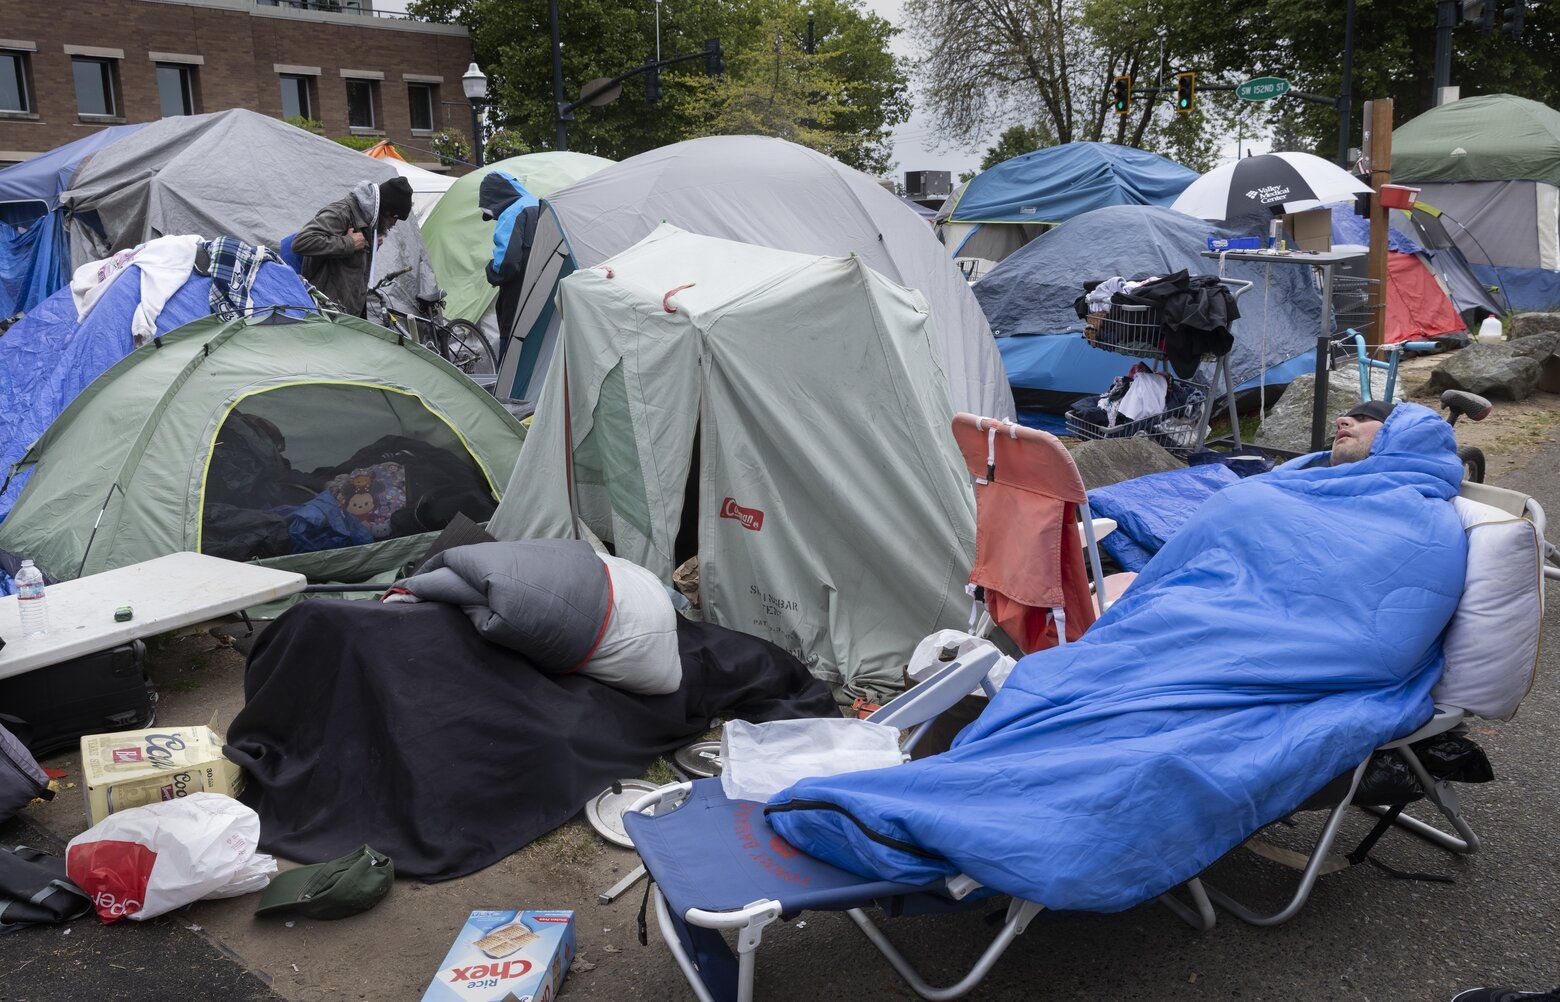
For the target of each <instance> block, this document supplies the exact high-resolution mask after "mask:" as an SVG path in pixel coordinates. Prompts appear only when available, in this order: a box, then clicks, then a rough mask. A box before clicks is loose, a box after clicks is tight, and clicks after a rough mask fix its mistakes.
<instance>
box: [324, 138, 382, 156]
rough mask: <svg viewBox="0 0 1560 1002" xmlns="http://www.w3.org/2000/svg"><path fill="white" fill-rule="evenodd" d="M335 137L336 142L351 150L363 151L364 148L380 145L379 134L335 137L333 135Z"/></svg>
mask: <svg viewBox="0 0 1560 1002" xmlns="http://www.w3.org/2000/svg"><path fill="white" fill-rule="evenodd" d="M333 139H334V141H335V142H338V143H340V144H341V145H343V146H345V147H346V148H347V149H349V150H357V151H358V152H359V153H362V152H363V151H364V150H367V149H372V148H373V147H375V146H377V145H379V140H380V137H378V136H335V137H333Z"/></svg>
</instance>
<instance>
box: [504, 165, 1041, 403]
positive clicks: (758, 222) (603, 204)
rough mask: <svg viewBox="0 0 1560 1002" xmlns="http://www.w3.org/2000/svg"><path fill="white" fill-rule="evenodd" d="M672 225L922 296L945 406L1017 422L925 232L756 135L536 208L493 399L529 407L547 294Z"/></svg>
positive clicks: (990, 346) (548, 347) (549, 334)
mask: <svg viewBox="0 0 1560 1002" xmlns="http://www.w3.org/2000/svg"><path fill="white" fill-rule="evenodd" d="M662 222H668V223H671V224H673V225H674V226H678V227H680V228H682V229H684V230H687V231H689V232H691V233H702V234H704V235H706V236H713V237H723V238H725V239H728V240H739V241H743V242H746V243H752V244H758V245H760V246H763V247H773V248H777V249H780V250H788V251H795V252H797V253H801V254H825V255H830V256H836V257H843V256H847V255H851V254H855V255H857V256H859V257H861V258H862V260H863V261H864V262H865V263H866V264H867V266H868V267H870V268H872V269H873V270H875V271H877V272H878V273H879V274H881V275H883V276H884V277H885V278H887V279H888V280H889V281H892V282H897V283H899V284H900V285H903V286H905V287H907V288H910V289H914V290H916V291H917V292H919V293H921V295H923V296H924V297H925V298H926V301H927V303H929V304H930V306H931V311H932V316H933V318H934V319H935V320H936V329H937V334H938V338H939V343H938V349H939V351H938V360H939V362H940V364H941V366H942V369H943V372H944V374H945V376H946V378H947V383H948V388H949V392H950V394H951V396H952V399H953V403H954V406H955V407H957V408H958V409H960V410H966V411H973V412H975V413H979V414H985V415H989V416H993V417H1012V416H1013V413H1014V412H1013V394H1012V391H1011V390H1010V389H1009V388H1008V384H1007V374H1006V373H1005V372H1004V371H1003V368H1002V356H1001V354H1000V353H999V352H998V351H997V346H996V342H995V340H994V339H993V338H992V336H991V328H990V327H989V326H988V325H987V323H986V318H985V316H984V315H983V314H982V313H981V311H980V305H979V304H978V303H976V302H975V297H974V296H973V295H972V294H971V293H970V289H969V286H968V284H967V283H966V282H965V280H964V276H963V275H962V274H960V272H959V269H958V267H957V266H956V265H955V264H954V263H953V262H952V261H951V260H949V258H948V254H947V252H946V251H945V250H944V248H943V246H942V245H941V244H940V243H938V242H937V238H936V237H935V236H934V235H933V233H932V230H931V227H929V226H927V225H926V224H925V223H923V222H922V221H921V220H920V219H919V218H918V217H917V216H916V215H915V214H914V213H909V212H906V211H905V207H904V205H903V204H902V203H901V202H900V201H899V199H898V198H897V197H896V196H895V195H894V194H892V193H891V192H888V191H886V190H884V189H883V187H882V186H881V185H879V184H878V182H877V180H876V179H874V178H872V177H869V176H867V175H866V174H863V173H861V172H860V171H856V170H852V169H851V168H849V167H846V166H845V165H844V164H842V163H840V162H839V161H837V160H833V159H830V158H829V157H826V156H824V155H823V154H822V153H818V152H816V151H814V150H810V149H807V148H806V147H804V146H798V145H796V144H794V143H788V142H786V141H784V140H782V139H773V138H768V137H762V136H708V137H706V138H703V139H693V140H689V141H687V142H682V143H675V144H673V145H671V146H663V147H661V148H660V149H656V150H651V151H650V152H648V153H642V154H640V155H639V156H636V157H632V158H630V159H628V160H624V161H623V162H622V163H618V164H614V165H612V166H611V167H607V168H605V169H603V170H601V171H599V172H597V173H595V174H592V175H591V176H589V177H587V178H584V179H582V180H580V181H577V182H575V183H574V184H571V185H570V186H569V187H567V188H565V189H563V190H562V191H559V192H557V193H556V194H554V195H552V196H550V197H548V198H545V199H543V211H542V215H541V219H540V220H539V221H538V224H537V229H536V234H535V237H534V240H533V242H532V249H531V251H530V256H529V257H528V259H527V264H526V270H525V276H524V278H523V279H521V282H522V288H521V289H520V290H519V295H518V297H517V302H519V304H520V306H519V308H518V309H517V312H516V318H515V321H514V323H513V325H512V329H511V330H508V331H504V332H502V333H503V334H504V335H505V337H506V346H505V350H504V358H503V362H502V365H501V372H500V375H499V384H498V385H499V389H500V394H501V395H503V396H507V397H509V398H510V399H513V400H535V399H536V394H537V391H538V390H539V389H540V384H541V381H542V376H543V374H544V373H546V371H547V364H546V363H547V359H548V358H549V357H550V356H551V354H552V351H553V342H554V340H555V338H556V334H557V329H558V321H557V316H556V313H555V311H554V310H553V289H554V288H555V286H556V285H557V283H558V280H559V279H560V278H561V277H563V276H565V275H567V274H569V273H570V272H571V271H573V270H575V269H577V268H589V267H592V266H594V265H597V264H600V263H601V262H602V261H605V260H607V259H608V258H610V257H611V256H613V255H614V254H618V253H621V252H622V251H624V250H627V249H628V248H629V247H631V246H633V245H634V243H635V242H637V241H639V240H641V239H643V238H644V237H645V236H647V235H648V234H649V233H650V232H651V231H652V230H654V229H655V228H656V226H657V225H658V224H660V223H662Z"/></svg>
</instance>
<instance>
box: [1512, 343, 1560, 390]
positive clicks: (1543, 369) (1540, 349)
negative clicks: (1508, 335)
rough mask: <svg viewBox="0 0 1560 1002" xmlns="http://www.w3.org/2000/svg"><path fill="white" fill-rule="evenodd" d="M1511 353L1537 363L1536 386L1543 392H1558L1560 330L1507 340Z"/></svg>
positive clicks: (1559, 383) (1559, 387)
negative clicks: (1516, 339) (1518, 339)
mask: <svg viewBox="0 0 1560 1002" xmlns="http://www.w3.org/2000/svg"><path fill="white" fill-rule="evenodd" d="M1508 347H1510V349H1511V353H1512V354H1513V355H1520V356H1523V357H1526V358H1531V359H1532V360H1533V361H1535V362H1537V363H1538V388H1539V389H1540V390H1542V391H1543V392H1545V393H1560V331H1553V332H1549V331H1546V332H1544V333H1541V334H1532V335H1529V336H1528V337H1525V338H1523V339H1522V340H1520V341H1512V342H1509V344H1508Z"/></svg>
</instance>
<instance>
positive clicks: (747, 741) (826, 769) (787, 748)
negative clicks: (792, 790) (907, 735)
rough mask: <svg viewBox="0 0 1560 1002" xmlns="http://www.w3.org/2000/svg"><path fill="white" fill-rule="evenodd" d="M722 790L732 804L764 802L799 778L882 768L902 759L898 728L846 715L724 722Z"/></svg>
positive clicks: (903, 757) (903, 758)
mask: <svg viewBox="0 0 1560 1002" xmlns="http://www.w3.org/2000/svg"><path fill="white" fill-rule="evenodd" d="M720 757H721V773H720V786H721V789H722V790H724V791H725V792H726V796H727V797H729V798H730V799H732V800H752V801H757V802H758V803H764V802H765V801H767V800H768V799H769V798H770V797H773V796H774V795H775V794H777V793H779V792H780V791H781V790H784V789H785V788H786V787H788V786H790V785H792V784H793V783H795V782H797V781H798V780H802V779H807V778H808V777H810V776H837V775H839V774H840V773H843V772H861V771H863V770H865V769H883V768H886V767H888V766H893V765H899V764H901V763H903V762H904V761H905V757H906V756H905V754H904V753H903V752H901V751H900V750H899V728H897V727H889V726H887V725H886V724H874V723H872V722H871V721H868V720H856V719H849V718H845V717H840V718H838V719H835V718H822V719H816V720H814V719H807V720H771V721H770V722H768V723H766V724H750V723H748V722H747V721H745V720H728V721H727V722H726V726H725V727H724V728H723V729H722V731H721V735H720Z"/></svg>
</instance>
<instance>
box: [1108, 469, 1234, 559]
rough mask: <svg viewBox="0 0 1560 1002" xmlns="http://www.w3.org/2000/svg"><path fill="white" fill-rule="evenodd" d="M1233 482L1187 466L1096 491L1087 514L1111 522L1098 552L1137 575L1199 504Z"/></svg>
mask: <svg viewBox="0 0 1560 1002" xmlns="http://www.w3.org/2000/svg"><path fill="white" fill-rule="evenodd" d="M1239 480H1240V477H1239V475H1237V474H1236V473H1235V472H1234V471H1233V470H1231V469H1230V468H1229V467H1227V466H1212V465H1210V466H1189V467H1187V468H1185V469H1181V470H1166V471H1165V472H1163V473H1150V474H1148V475H1147V476H1142V477H1135V478H1133V479H1131V480H1123V481H1122V482H1121V483H1119V484H1111V485H1110V486H1108V487H1096V488H1095V489H1094V490H1092V491H1090V492H1089V508H1090V509H1091V510H1092V511H1093V512H1094V514H1095V515H1096V516H1098V517H1101V518H1109V519H1114V520H1115V522H1116V531H1115V532H1113V533H1111V534H1110V535H1108V536H1106V537H1105V538H1104V539H1102V540H1100V548H1101V549H1103V550H1104V551H1105V552H1106V553H1109V554H1110V556H1111V559H1112V560H1114V561H1116V563H1118V564H1120V565H1121V568H1122V570H1128V571H1141V570H1142V569H1143V568H1144V566H1145V565H1147V564H1148V561H1149V560H1150V559H1151V558H1152V557H1153V555H1154V554H1156V553H1158V552H1159V551H1160V549H1161V548H1162V547H1163V546H1164V545H1165V543H1166V542H1168V541H1169V540H1170V538H1171V537H1172V536H1174V535H1175V534H1176V533H1177V532H1180V531H1181V526H1183V525H1185V524H1186V521H1187V519H1189V518H1191V517H1192V515H1193V514H1195V513H1196V511H1197V509H1198V508H1201V507H1202V504H1203V502H1204V501H1206V500H1208V499H1209V498H1210V497H1212V496H1213V495H1214V494H1215V493H1216V492H1217V491H1221V490H1223V489H1224V488H1226V487H1228V486H1229V485H1230V484H1233V483H1237V482H1239Z"/></svg>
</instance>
